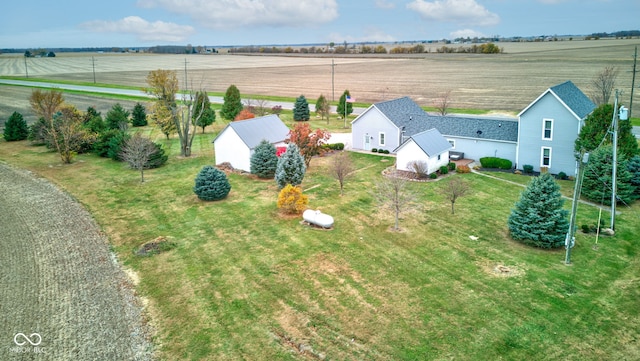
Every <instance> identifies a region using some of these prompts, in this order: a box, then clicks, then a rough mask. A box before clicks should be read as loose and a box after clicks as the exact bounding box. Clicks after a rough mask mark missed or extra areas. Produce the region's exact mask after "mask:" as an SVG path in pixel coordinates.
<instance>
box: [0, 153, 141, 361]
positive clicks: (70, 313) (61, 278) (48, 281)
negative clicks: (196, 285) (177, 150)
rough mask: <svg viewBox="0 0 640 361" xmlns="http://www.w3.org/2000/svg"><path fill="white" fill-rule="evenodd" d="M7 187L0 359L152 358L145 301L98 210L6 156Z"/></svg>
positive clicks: (3, 180)
mask: <svg viewBox="0 0 640 361" xmlns="http://www.w3.org/2000/svg"><path fill="white" fill-rule="evenodd" d="M0 189H2V192H0V204H1V205H2V216H1V217H0V265H2V273H1V274H0V284H1V285H2V287H0V325H2V327H1V328H0V340H2V341H1V343H0V360H150V359H152V346H151V343H150V340H149V337H150V333H149V331H150V330H149V327H148V326H147V325H146V324H145V322H144V320H143V316H142V307H141V304H140V301H139V300H138V298H137V297H136V295H135V291H134V290H133V285H132V284H131V282H130V280H129V278H127V276H126V275H125V274H124V272H123V271H122V270H121V268H120V266H119V264H118V261H117V260H116V259H115V256H114V255H113V254H112V253H111V252H110V251H109V245H108V241H107V237H106V235H104V234H103V233H102V232H101V231H100V229H99V227H98V226H97V224H96V223H95V222H94V220H93V218H92V217H91V215H90V214H89V213H88V212H87V211H86V210H85V209H84V208H83V207H82V206H81V205H79V204H78V203H77V202H76V201H75V200H74V199H72V198H71V197H70V196H69V195H68V194H66V193H64V192H62V191H60V190H59V189H58V188H56V187H55V186H53V185H52V184H51V183H49V182H47V181H45V180H43V179H39V178H36V177H35V176H34V175H33V174H31V173H30V172H27V171H22V170H17V169H13V168H11V167H9V166H6V165H4V164H2V163H0ZM19 333H22V334H24V335H26V336H27V337H29V336H30V340H31V342H32V343H31V344H30V343H27V341H26V340H25V339H24V338H23V337H22V336H19V335H18V334H19ZM36 333H37V334H38V335H39V340H38V339H37V338H38V337H37V336H34V334H36ZM34 344H35V345H34Z"/></svg>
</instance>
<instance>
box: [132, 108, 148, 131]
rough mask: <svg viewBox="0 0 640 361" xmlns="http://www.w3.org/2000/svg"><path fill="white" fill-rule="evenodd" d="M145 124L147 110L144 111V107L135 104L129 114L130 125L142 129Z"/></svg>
mask: <svg viewBox="0 0 640 361" xmlns="http://www.w3.org/2000/svg"><path fill="white" fill-rule="evenodd" d="M147 124H148V122H147V109H145V107H144V105H142V104H140V103H136V105H134V107H133V111H132V112H131V125H133V126H134V127H144V126H145V125H147Z"/></svg>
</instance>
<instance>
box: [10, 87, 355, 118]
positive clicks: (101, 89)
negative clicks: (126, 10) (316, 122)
mask: <svg viewBox="0 0 640 361" xmlns="http://www.w3.org/2000/svg"><path fill="white" fill-rule="evenodd" d="M0 84H6V85H17V86H24V87H31V88H50V89H62V90H74V91H81V92H91V93H103V94H116V95H125V96H136V97H145V98H152V96H151V95H149V94H147V93H145V92H144V91H142V90H133V89H117V88H105V87H98V86H85V85H72V84H60V83H53V82H36V81H28V80H13V79H0ZM176 99H178V100H180V99H182V96H181V95H179V94H178V95H176ZM246 100H247V99H243V101H245V102H246ZM209 101H210V102H211V103H214V104H222V103H224V99H223V97H219V96H210V97H209ZM276 105H280V106H281V107H282V109H293V103H290V102H277V101H267V102H266V103H265V107H267V108H272V107H274V106H276ZM315 108H316V106H315V103H312V102H310V103H309V109H310V110H311V111H315ZM365 109H366V108H359V107H354V108H353V113H352V114H354V115H358V114H360V113H362V112H363V111H365ZM331 111H332V112H334V113H335V111H336V107H335V106H332V107H331Z"/></svg>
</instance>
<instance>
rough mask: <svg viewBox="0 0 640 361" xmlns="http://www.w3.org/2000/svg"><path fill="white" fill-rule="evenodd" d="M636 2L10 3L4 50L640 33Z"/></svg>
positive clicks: (5, 10) (2, 27)
mask: <svg viewBox="0 0 640 361" xmlns="http://www.w3.org/2000/svg"><path fill="white" fill-rule="evenodd" d="M638 15H640V0H405V1H401V0H129V1H126V0H110V1H100V0H97V1H96V0H94V1H89V0H59V1H42V0H40V1H30V0H21V1H16V0H12V1H9V2H7V3H6V4H4V5H3V6H2V12H1V13H0V48H56V47H110V46H119V47H144V46H153V45H167V44H178V45H186V44H192V45H207V46H229V45H272V44H275V45H282V44H312V43H314V44H315V43H317V44H326V43H329V42H335V43H342V42H344V41H347V42H349V43H356V42H373V41H383V42H388V41H404V40H438V39H444V38H447V39H454V38H457V37H467V36H469V37H475V36H478V37H482V36H495V35H498V36H503V37H510V36H525V37H526V36H541V35H581V34H591V33H595V32H614V31H618V30H637V29H639V28H640V22H639V21H638Z"/></svg>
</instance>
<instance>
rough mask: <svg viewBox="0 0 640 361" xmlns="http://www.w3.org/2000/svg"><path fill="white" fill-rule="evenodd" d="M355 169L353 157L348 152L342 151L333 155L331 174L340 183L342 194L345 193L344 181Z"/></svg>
mask: <svg viewBox="0 0 640 361" xmlns="http://www.w3.org/2000/svg"><path fill="white" fill-rule="evenodd" d="M354 170H355V167H354V165H353V162H352V161H351V157H349V154H348V153H347V152H344V151H342V152H340V153H338V154H336V155H334V156H333V163H332V164H331V174H332V175H333V177H334V178H335V179H337V180H338V183H340V196H342V195H343V194H344V181H345V180H346V179H347V177H349V175H350V174H351V173H352V172H353V171H354Z"/></svg>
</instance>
